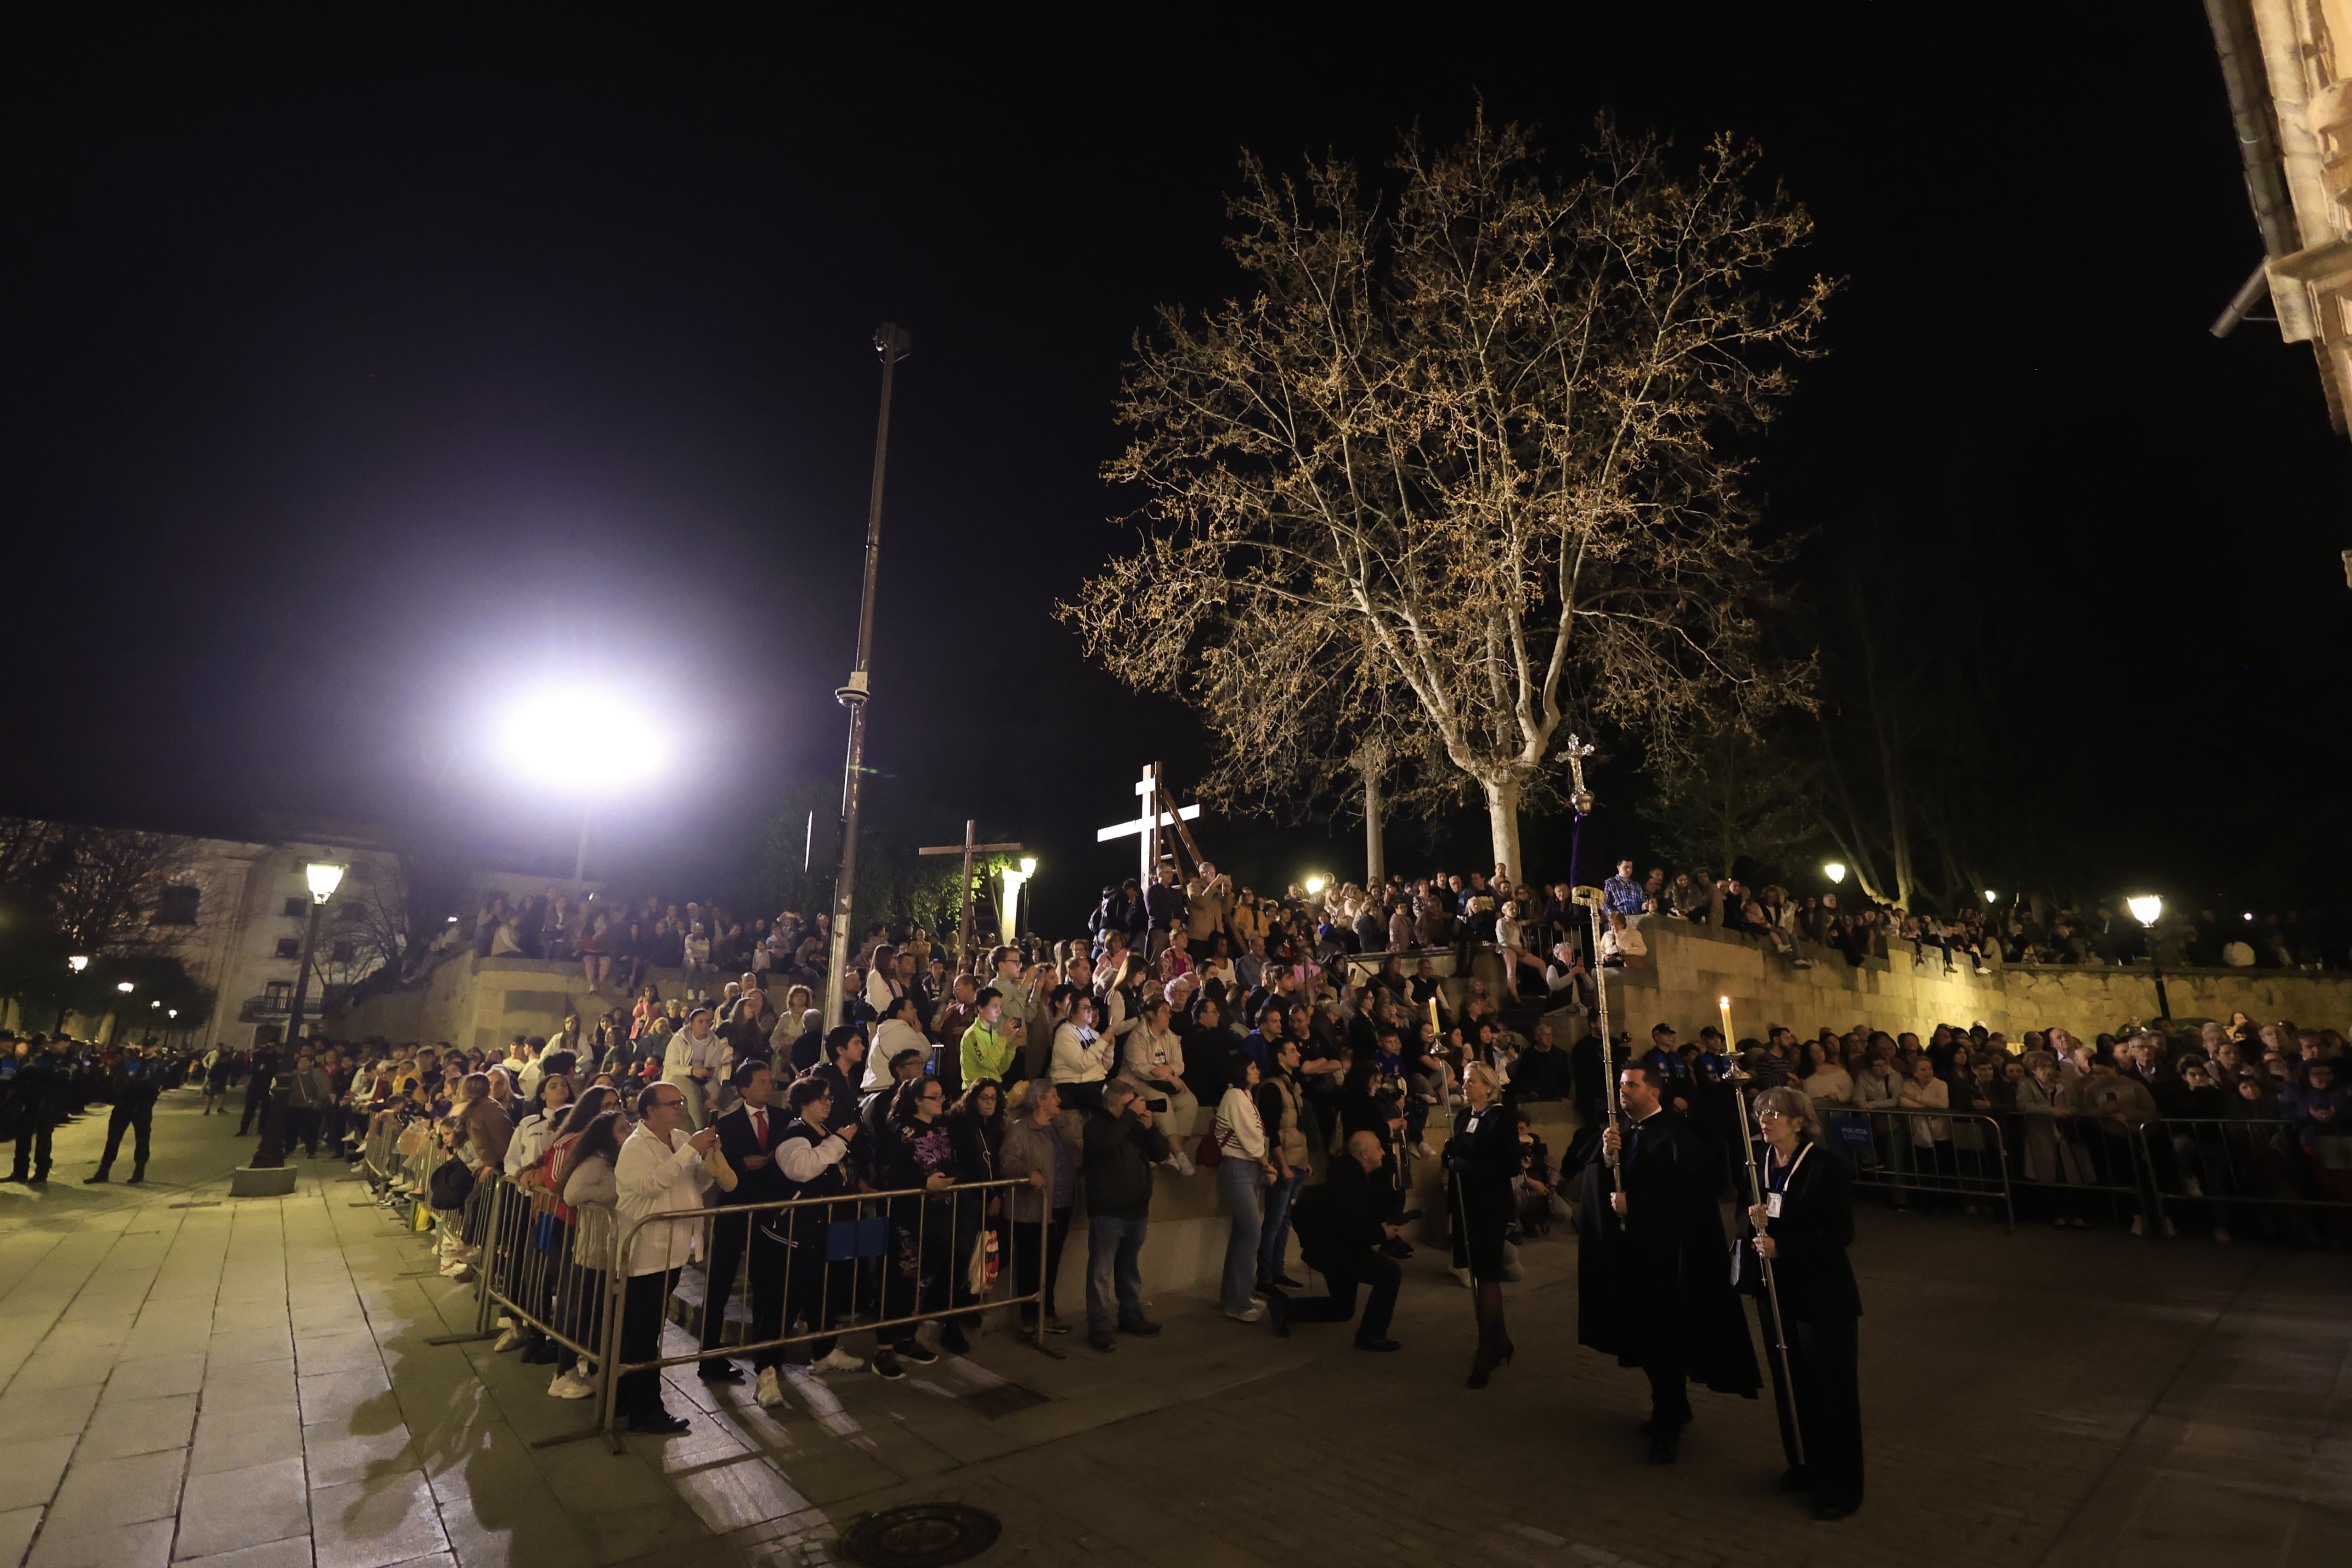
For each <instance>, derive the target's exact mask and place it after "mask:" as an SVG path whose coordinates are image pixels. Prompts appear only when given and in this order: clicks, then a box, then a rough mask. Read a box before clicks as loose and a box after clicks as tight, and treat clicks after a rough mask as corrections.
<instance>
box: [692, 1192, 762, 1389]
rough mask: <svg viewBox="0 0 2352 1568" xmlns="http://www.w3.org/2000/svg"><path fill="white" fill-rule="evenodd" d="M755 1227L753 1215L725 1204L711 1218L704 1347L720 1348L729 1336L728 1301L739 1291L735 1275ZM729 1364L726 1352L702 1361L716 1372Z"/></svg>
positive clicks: (703, 1308) (710, 1369)
mask: <svg viewBox="0 0 2352 1568" xmlns="http://www.w3.org/2000/svg"><path fill="white" fill-rule="evenodd" d="M750 1235H751V1215H747V1214H730V1213H729V1212H728V1211H727V1210H726V1209H725V1208H724V1207H721V1208H720V1209H719V1213H718V1215H717V1217H715V1218H714V1219H712V1220H711V1222H710V1258H709V1265H708V1267H709V1283H708V1285H707V1286H706V1288H705V1289H704V1291H703V1297H702V1348H703V1349H704V1350H707V1351H708V1350H716V1349H717V1348H718V1347H719V1343H720V1342H721V1341H722V1340H723V1339H724V1338H725V1336H726V1331H727V1302H728V1300H729V1299H730V1298H731V1297H732V1296H733V1295H734V1294H735V1275H736V1272H737V1270H738V1269H740V1268H741V1267H742V1263H743V1253H744V1250H745V1247H746V1246H747V1242H748V1238H749V1237H750ZM726 1364H727V1358H726V1357H724V1356H709V1357H706V1358H705V1359H704V1361H703V1363H702V1366H703V1370H704V1371H706V1372H716V1371H717V1370H718V1369H719V1368H720V1367H722V1366H725V1365H726Z"/></svg>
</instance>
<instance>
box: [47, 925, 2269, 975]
mask: <svg viewBox="0 0 2352 1568" xmlns="http://www.w3.org/2000/svg"><path fill="white" fill-rule="evenodd" d="M2246 918H2247V919H2248V920H2252V918H2253V917H2252V915H2249V916H2247V917H2246ZM66 967H67V968H68V969H70V970H72V971H73V972H74V973H76V974H79V973H81V972H82V971H83V970H85V969H88V968H89V954H88V953H86V952H77V953H75V954H74V955H73V956H72V957H71V958H68V959H67V960H66Z"/></svg>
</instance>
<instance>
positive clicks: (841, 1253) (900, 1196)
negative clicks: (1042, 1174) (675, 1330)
mask: <svg viewBox="0 0 2352 1568" xmlns="http://www.w3.org/2000/svg"><path fill="white" fill-rule="evenodd" d="M1030 1186H1031V1183H1030V1182H1029V1181H1028V1180H1027V1179H1026V1178H1022V1177H1009V1178H1002V1179H998V1180H995V1181H987V1182H964V1183H958V1184H954V1185H952V1186H949V1187H943V1188H940V1189H939V1190H937V1191H933V1190H930V1189H929V1188H924V1187H909V1188H905V1189H902V1190H899V1191H896V1192H887V1193H857V1194H845V1195H842V1196H835V1197H817V1198H791V1199H783V1200H780V1201H777V1202H773V1203H762V1204H732V1205H722V1206H719V1207H715V1208H695V1209H681V1210H676V1211H671V1212H667V1213H661V1214H651V1215H645V1216H644V1217H643V1218H640V1219H638V1220H636V1221H635V1223H633V1224H632V1225H630V1226H629V1227H628V1228H627V1230H626V1231H625V1233H623V1234H622V1236H621V1237H620V1238H619V1246H618V1248H617V1250H616V1251H615V1252H614V1261H615V1263H616V1264H617V1265H618V1267H614V1268H611V1269H610V1270H609V1271H608V1272H607V1275H606V1280H605V1283H606V1287H607V1290H606V1296H605V1305H604V1321H603V1324H602V1328H603V1331H604V1337H603V1342H602V1344H601V1345H600V1346H599V1347H598V1349H597V1352H596V1364H597V1378H596V1383H597V1406H596V1408H597V1424H596V1430H597V1431H599V1432H602V1433H604V1436H605V1437H606V1440H607V1441H608V1442H610V1443H611V1444H612V1446H613V1448H614V1452H616V1453H617V1452H619V1451H620V1447H621V1444H620V1438H619V1436H617V1435H616V1434H615V1432H614V1424H615V1422H616V1421H617V1419H618V1417H619V1414H620V1411H619V1403H620V1394H621V1388H622V1383H623V1381H624V1380H625V1379H626V1378H629V1377H635V1376H656V1377H657V1376H659V1375H660V1373H661V1372H662V1370H663V1369H664V1368H666V1367H673V1366H683V1365H685V1364H686V1363H688V1362H699V1361H705V1360H709V1359H712V1358H714V1357H717V1356H721V1355H724V1356H744V1355H752V1356H757V1355H761V1354H763V1353H765V1352H771V1351H780V1350H782V1349H784V1348H786V1347H788V1346H793V1345H800V1344H813V1343H814V1342H816V1341H820V1340H830V1339H835V1338H837V1337H838V1336H839V1335H840V1333H841V1332H842V1331H844V1330H845V1329H850V1328H856V1329H860V1330H867V1329H870V1330H873V1331H876V1332H877V1334H880V1335H882V1337H883V1346H882V1348H883V1349H884V1350H885V1351H887V1349H888V1348H889V1346H890V1345H891V1344H892V1343H894V1342H904V1341H905V1340H906V1339H908V1338H911V1337H912V1331H913V1330H914V1329H915V1328H916V1327H917V1326H918V1325H919V1324H922V1323H926V1322H930V1321H944V1320H948V1319H951V1318H958V1317H963V1316H967V1315H970V1316H972V1317H974V1318H976V1317H978V1316H979V1314H981V1313H982V1312H983V1311H986V1310H992V1309H994V1308H999V1307H1007V1306H1022V1305H1026V1306H1028V1307H1029V1308H1030V1309H1031V1313H1032V1318H1033V1325H1034V1326H1033V1328H1032V1330H1031V1331H1030V1332H1029V1333H1027V1334H1024V1335H1023V1336H1022V1337H1023V1338H1024V1340H1026V1341H1028V1342H1030V1343H1032V1344H1033V1345H1034V1346H1035V1348H1036V1349H1037V1350H1039V1351H1041V1352H1044V1353H1045V1354H1047V1355H1050V1356H1054V1357H1055V1358H1056V1359H1057V1360H1058V1359H1060V1356H1061V1352H1058V1351H1055V1350H1053V1349H1052V1348H1050V1347H1049V1346H1047V1345H1046V1343H1045V1280H1046V1268H1045V1262H1046V1256H1047V1250H1046V1249H1047V1245H1048V1241H1047V1230H1048V1226H1050V1224H1051V1222H1052V1211H1051V1208H1050V1205H1043V1204H1041V1205H1040V1207H1039V1214H1038V1219H1037V1222H1036V1226H1035V1229H1034V1245H1035V1247H1036V1248H1037V1250H1036V1252H1035V1254H1034V1262H1035V1268H1036V1278H1037V1285H1036V1288H1035V1289H1032V1290H1027V1291H1019V1290H1015V1291H1014V1292H1013V1293H1010V1294H996V1293H994V1291H993V1289H992V1288H975V1287H974V1285H973V1283H972V1278H971V1277H972V1275H973V1273H974V1272H975V1271H978V1270H980V1269H982V1268H983V1267H984V1258H985V1257H986V1251H985V1247H986V1243H987V1240H988V1238H989V1237H991V1236H995V1237H999V1238H1000V1245H1001V1247H1002V1248H1003V1259H1002V1261H1003V1268H1001V1269H1000V1271H999V1274H998V1278H999V1279H1001V1280H1014V1279H1019V1278H1020V1275H1021V1273H1022V1269H1021V1257H1022V1254H1021V1251H1020V1241H1019V1236H1020V1233H1021V1232H1022V1231H1024V1230H1025V1229H1028V1228H1029V1227H1028V1226H1027V1225H1026V1223H1025V1222H1024V1224H1021V1225H1015V1224H1013V1220H1012V1214H1011V1205H1010V1204H1009V1203H1008V1204H1007V1205H1005V1213H1004V1215H1003V1218H1002V1221H1001V1222H1000V1223H997V1224H992V1223H991V1216H990V1215H988V1213H987V1194H1003V1195H1004V1196H1006V1197H1007V1198H1008V1199H1009V1198H1010V1196H1011V1195H1012V1194H1013V1190H1014V1189H1016V1188H1017V1189H1024V1190H1025V1189H1028V1188H1029V1187H1030ZM939 1211H944V1212H943V1213H941V1212H939ZM967 1222H968V1223H967ZM678 1226H693V1227H694V1233H693V1235H691V1236H690V1237H688V1240H687V1247H686V1248H685V1253H684V1255H685V1256H686V1257H687V1258H688V1259H689V1260H691V1259H693V1258H699V1259H700V1260H701V1261H702V1263H703V1265H704V1268H705V1275H706V1279H707V1281H708V1283H707V1286H706V1294H705V1297H704V1301H703V1332H702V1334H701V1335H700V1336H699V1337H700V1338H701V1339H702V1340H704V1341H706V1342H708V1343H707V1344H703V1345H698V1346H697V1348H696V1349H695V1350H693V1351H692V1352H688V1353H685V1354H679V1355H664V1354H661V1353H660V1351H661V1334H662V1325H663V1323H664V1322H665V1321H667V1318H666V1313H667V1300H668V1299H669V1297H670V1294H671V1292H672V1291H673V1290H674V1289H676V1284H677V1278H678V1276H679V1274H680V1273H681V1272H682V1268H681V1267H677V1266H670V1265H667V1263H665V1264H664V1265H663V1266H661V1267H658V1268H651V1269H647V1270H646V1271H645V1272H643V1273H633V1272H632V1267H633V1266H634V1265H635V1264H637V1263H641V1262H643V1261H645V1260H646V1258H648V1257H649V1256H653V1254H652V1253H651V1251H650V1249H651V1248H653V1247H659V1248H660V1249H661V1250H660V1252H659V1254H658V1256H659V1257H661V1258H665V1259H667V1258H674V1257H678V1256H680V1251H679V1248H678V1247H677V1245H676V1243H675V1240H674V1239H673V1237H671V1236H670V1235H668V1234H662V1235H660V1236H659V1237H658V1238H657V1239H656V1238H652V1237H649V1236H648V1233H649V1232H658V1233H668V1232H674V1231H675V1230H676V1228H677V1227H678ZM721 1226H730V1227H732V1228H736V1229H738V1230H740V1236H737V1237H722V1235H721V1234H720V1227H721ZM714 1260H717V1261H718V1267H717V1268H713V1267H712V1264H713V1262H714ZM739 1268H740V1269H741V1270H742V1272H743V1273H744V1275H745V1277H746V1279H747V1281H748V1285H749V1289H750V1297H749V1300H750V1301H751V1336H752V1337H751V1338H750V1339H747V1340H744V1341H742V1342H738V1343H736V1344H732V1345H721V1344H720V1343H719V1341H718V1338H717V1337H716V1336H715V1335H714V1331H713V1327H714V1326H713V1324H712V1322H711V1314H712V1313H713V1312H719V1313H721V1314H722V1321H721V1325H720V1326H722V1327H723V1312H724V1302H725V1300H727V1298H728V1297H729V1296H730V1295H731V1294H732V1293H733V1291H734V1289H735V1285H736V1279H735V1276H736V1274H737V1271H738V1269H739ZM638 1279H660V1280H662V1282H663V1283H662V1286H661V1288H660V1290H659V1294H658V1296H656V1295H654V1293H653V1292H651V1291H649V1290H643V1289H639V1290H635V1291H633V1290H632V1289H631V1287H632V1286H633V1285H635V1282H636V1281H637V1280H638ZM633 1296H635V1300H634V1301H633V1300H632V1297H633ZM648 1312H651V1313H652V1314H653V1315H652V1318H651V1321H647V1314H648ZM796 1318H797V1319H799V1320H800V1321H805V1322H806V1323H807V1324H808V1327H807V1329H806V1330H805V1331H803V1332H801V1333H793V1331H792V1326H793V1321H795V1319H796ZM763 1329H765V1330H769V1332H767V1333H765V1334H762V1333H761V1331H762V1330H763ZM892 1329H903V1330H906V1331H908V1332H907V1333H906V1334H904V1335H900V1336H898V1339H897V1340H895V1341H894V1340H893V1339H892V1338H891V1337H890V1336H889V1335H887V1333H886V1332H885V1331H888V1330H892ZM628 1342H635V1343H636V1344H638V1345H640V1346H644V1347H646V1348H649V1349H650V1350H651V1351H652V1352H654V1353H652V1354H649V1355H645V1354H641V1355H638V1356H637V1357H636V1358H635V1359H624V1358H625V1356H626V1355H627V1354H628V1352H627V1350H626V1349H625V1344H626V1343H628ZM587 1435H588V1434H581V1436H587Z"/></svg>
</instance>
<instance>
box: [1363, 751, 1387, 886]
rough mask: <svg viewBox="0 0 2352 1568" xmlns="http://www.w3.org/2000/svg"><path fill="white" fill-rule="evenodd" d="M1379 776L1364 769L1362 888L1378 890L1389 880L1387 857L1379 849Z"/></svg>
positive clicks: (1375, 771)
mask: <svg viewBox="0 0 2352 1568" xmlns="http://www.w3.org/2000/svg"><path fill="white" fill-rule="evenodd" d="M1388 879H1389V862H1388V856H1387V855H1386V854H1384V853H1382V851H1381V775H1380V773H1379V772H1378V771H1377V770H1375V769H1373V768H1370V767H1367V768H1366V769H1364V887H1365V889H1367V890H1370V889H1376V888H1378V887H1379V886H1380V885H1381V883H1382V882H1385V881H1387V880H1388Z"/></svg>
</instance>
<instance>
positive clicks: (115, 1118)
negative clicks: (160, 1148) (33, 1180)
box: [82, 1046, 163, 1186]
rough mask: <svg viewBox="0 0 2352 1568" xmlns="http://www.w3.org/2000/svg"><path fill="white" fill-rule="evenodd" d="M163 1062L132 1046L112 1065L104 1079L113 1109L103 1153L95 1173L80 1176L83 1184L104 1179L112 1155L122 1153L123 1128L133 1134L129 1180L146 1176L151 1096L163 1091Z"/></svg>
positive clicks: (111, 1164) (152, 1118)
mask: <svg viewBox="0 0 2352 1568" xmlns="http://www.w3.org/2000/svg"><path fill="white" fill-rule="evenodd" d="M162 1065H163V1064H161V1063H159V1062H155V1061H152V1060H150V1059H149V1058H148V1057H147V1055H146V1053H145V1052H144V1051H142V1050H141V1049H140V1048H139V1047H137V1046H132V1047H129V1048H128V1049H126V1050H125V1051H124V1052H123V1053H122V1059H121V1061H119V1062H116V1063H115V1064H114V1071H113V1072H112V1073H111V1074H110V1075H109V1078H108V1081H107V1098H108V1099H110V1100H112V1101H113V1102H114V1110H112V1112H111V1113H110V1114H109V1115H108V1117H107V1119H106V1152H104V1153H102V1154H100V1156H99V1157H98V1173H97V1174H96V1175H92V1176H85V1177H83V1178H82V1184H84V1185H85V1186H88V1185H90V1184H95V1183H99V1182H103V1181H105V1180H106V1179H107V1173H108V1172H110V1171H111V1170H112V1169H113V1168H114V1157H115V1156H116V1155H117V1154H119V1153H121V1152H122V1132H123V1129H125V1128H129V1129H131V1131H132V1132H133V1133H134V1134H135V1135H136V1136H135V1137H134V1139H133V1141H132V1142H131V1177H130V1179H131V1183H132V1184H134V1185H135V1184H138V1183H140V1182H143V1181H145V1180H146V1179H147V1141H148V1135H149V1133H150V1132H152V1131H153V1129H154V1125H155V1097H156V1095H158V1094H160V1093H161V1092H163V1078H162V1075H161V1071H160V1068H161V1067H162Z"/></svg>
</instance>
